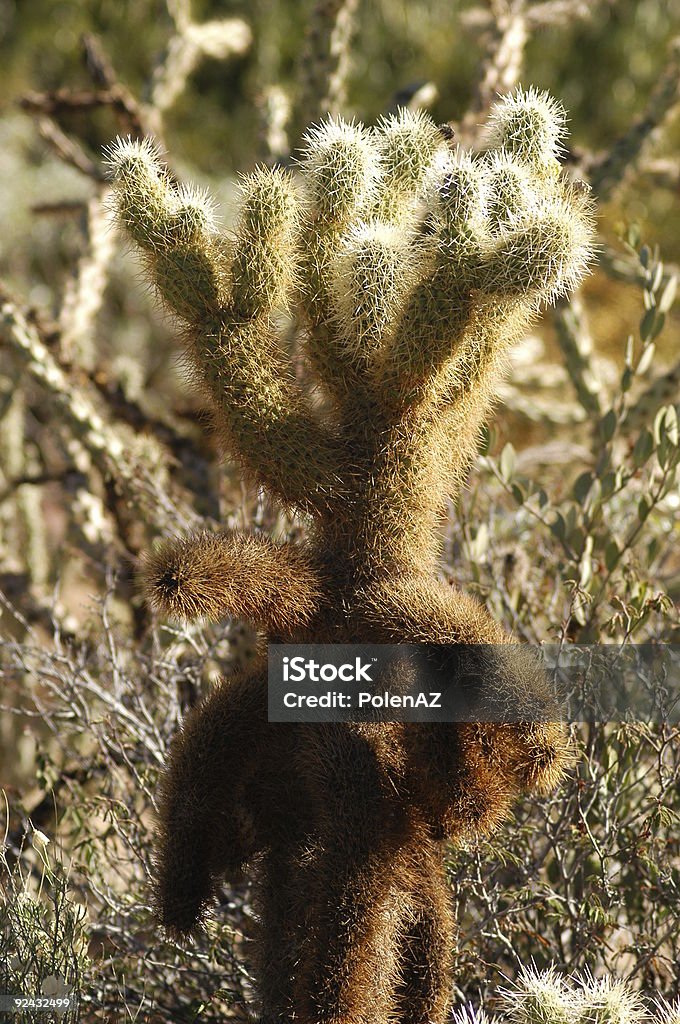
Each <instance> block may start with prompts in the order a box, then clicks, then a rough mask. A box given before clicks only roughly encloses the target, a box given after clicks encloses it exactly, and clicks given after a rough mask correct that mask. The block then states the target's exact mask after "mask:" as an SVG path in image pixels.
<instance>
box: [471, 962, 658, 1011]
mask: <svg viewBox="0 0 680 1024" xmlns="http://www.w3.org/2000/svg"><path fill="white" fill-rule="evenodd" d="M675 1010H677V1007H675V1008H674V1007H673V1006H672V1005H669V1004H667V1003H661V1004H659V1011H660V1012H659V1014H658V1016H657V1018H655V1019H656V1021H657V1022H659V1024H665V1022H666V1021H668V1022H670V1021H672V1020H673V1013H674V1011H675ZM500 1011H501V1012H500V1015H499V1017H498V1018H497V1020H502V1021H509V1022H511V1024H642V1022H643V1021H647V1020H652V1019H653V1018H652V1017H651V1015H650V1014H649V1013H648V1012H647V1010H646V1008H645V1005H644V1003H643V1001H642V999H641V997H640V995H639V993H637V992H634V991H633V990H632V989H631V988H630V987H629V986H628V985H627V984H626V982H624V981H619V980H616V979H613V978H609V977H604V978H598V979H594V978H593V977H592V975H591V974H590V973H586V974H584V975H583V976H575V977H574V978H568V977H563V976H562V975H560V974H558V973H557V971H556V970H555V969H554V968H549V969H548V970H545V971H538V970H536V969H535V968H525V969H524V970H522V972H521V973H520V976H519V978H518V979H517V981H516V983H515V985H514V986H513V988H509V989H503V990H502V991H501V993H500ZM456 1016H457V1017H459V1018H460V1017H461V1014H460V1012H459V1013H458V1014H457V1015H456ZM461 1024H462V1021H461Z"/></svg>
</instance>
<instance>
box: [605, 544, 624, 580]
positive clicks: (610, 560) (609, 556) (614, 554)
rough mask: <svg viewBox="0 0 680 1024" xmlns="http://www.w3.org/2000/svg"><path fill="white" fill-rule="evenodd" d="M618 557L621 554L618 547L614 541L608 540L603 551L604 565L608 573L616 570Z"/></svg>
mask: <svg viewBox="0 0 680 1024" xmlns="http://www.w3.org/2000/svg"><path fill="white" fill-rule="evenodd" d="M620 557H621V552H620V550H619V545H618V544H617V543H616V541H615V540H610V541H609V543H608V544H607V547H606V548H605V550H604V564H605V565H606V566H607V569H608V571H609V572H611V571H612V569H615V568H616V566H617V564H618V561H619V559H620Z"/></svg>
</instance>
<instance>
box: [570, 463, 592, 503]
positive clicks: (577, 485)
mask: <svg viewBox="0 0 680 1024" xmlns="http://www.w3.org/2000/svg"><path fill="white" fill-rule="evenodd" d="M592 483H593V474H592V473H589V472H587V471H586V472H585V473H581V475H580V476H579V477H577V478H576V481H575V482H574V487H573V495H574V498H575V499H576V501H578V502H579V504H582V503H583V502H584V501H585V500H586V497H587V495H588V491H589V490H590V488H591V485H592Z"/></svg>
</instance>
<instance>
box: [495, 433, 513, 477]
mask: <svg viewBox="0 0 680 1024" xmlns="http://www.w3.org/2000/svg"><path fill="white" fill-rule="evenodd" d="M516 459H517V456H516V454H515V449H514V448H513V446H512V445H511V444H510V442H508V443H507V444H506V446H505V448H504V449H503V451H502V452H501V457H500V459H499V460H498V468H499V470H500V474H501V476H502V477H503V479H504V480H505V482H506V483H509V482H510V481H511V480H512V478H513V476H514V475H515V462H516Z"/></svg>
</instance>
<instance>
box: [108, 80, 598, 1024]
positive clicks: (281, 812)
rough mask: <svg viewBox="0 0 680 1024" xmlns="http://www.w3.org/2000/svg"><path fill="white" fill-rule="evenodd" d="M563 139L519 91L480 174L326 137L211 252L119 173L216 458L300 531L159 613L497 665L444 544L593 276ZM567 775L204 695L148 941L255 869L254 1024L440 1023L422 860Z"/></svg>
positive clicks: (560, 761)
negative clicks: (208, 411) (551, 312)
mask: <svg viewBox="0 0 680 1024" xmlns="http://www.w3.org/2000/svg"><path fill="white" fill-rule="evenodd" d="M563 129H564V114H563V112H562V110H561V108H560V107H559V106H558V105H557V104H556V103H555V102H554V101H552V100H551V99H549V98H548V97H546V96H543V95H539V94H536V93H534V92H528V93H523V92H517V93H516V94H514V95H513V96H511V97H508V98H506V99H505V100H503V101H501V102H500V103H499V104H498V106H497V107H496V109H495V111H494V113H493V117H492V119H491V123H490V127H489V134H488V145H487V148H486V150H485V151H484V152H481V153H479V154H475V155H472V154H468V153H461V152H453V151H452V150H451V149H450V147H449V145H448V143H447V139H446V133H442V132H441V131H440V130H439V129H438V128H437V126H436V125H435V124H434V123H433V122H432V121H431V120H430V119H429V118H428V117H426V116H424V115H422V114H413V113H410V112H408V111H402V112H400V113H398V114H397V115H395V116H390V117H388V118H385V119H384V120H383V121H382V122H381V123H380V124H379V125H378V126H377V128H375V129H373V130H370V129H366V128H364V127H363V126H362V125H360V124H355V123H347V122H345V121H343V120H341V119H331V120H327V121H325V122H324V123H322V124H320V125H319V126H317V127H315V128H313V129H311V130H310V132H309V134H308V136H307V140H306V145H305V149H304V152H303V154H302V157H301V160H300V164H299V174H298V179H299V180H296V179H295V178H294V177H293V176H292V175H290V174H288V173H287V172H284V171H281V170H279V169H271V170H270V169H259V170H257V171H255V173H253V174H251V175H250V176H248V177H247V178H245V180H244V182H243V186H242V191H243V195H242V200H241V213H240V219H239V222H238V226H237V228H236V232H235V236H234V238H233V239H231V240H229V241H225V240H224V239H222V238H220V237H219V236H217V235H216V234H215V232H214V228H213V221H212V209H211V205H210V202H209V201H208V199H207V198H206V197H205V196H203V195H201V194H199V193H197V192H195V191H193V190H191V189H187V188H184V187H178V186H176V185H175V184H174V183H173V182H172V181H171V179H170V177H169V176H168V174H167V173H166V172H165V170H164V169H163V167H162V166H161V163H160V161H159V157H158V155H157V153H156V152H155V151H154V148H153V146H152V145H151V144H149V143H142V144H138V143H131V142H119V143H117V144H116V145H115V146H114V147H113V149H112V151H111V154H110V163H111V167H112V171H113V178H114V193H115V196H116V202H117V209H118V214H119V217H120V220H121V221H122V222H123V224H124V225H125V227H126V228H127V231H128V233H129V235H130V236H131V238H132V239H133V240H134V241H135V242H136V243H137V245H138V246H139V248H140V249H141V251H142V253H143V255H144V258H145V261H146V263H147V265H148V269H149V273H150V275H151V277H152V278H153V280H154V281H155V283H156V286H157V288H158V290H159V292H160V294H161V296H162V298H163V300H164V301H165V303H166V304H167V305H168V306H169V307H170V309H171V310H172V311H174V312H175V313H176V314H177V315H178V316H179V317H181V318H182V320H183V321H184V324H185V330H184V337H185V340H186V345H187V349H188V352H189V354H190V356H191V360H192V363H193V367H194V375H195V377H196V379H197V380H198V381H199V382H200V384H201V386H202V387H203V388H204V389H205V391H206V393H207V395H208V397H209V399H210V401H211V404H212V406H213V409H214V414H215V421H216V426H217V430H218V433H219V435H220V437H221V440H222V442H223V444H224V446H225V448H227V449H228V450H229V451H230V452H231V453H232V455H233V456H234V457H236V458H238V459H239V460H240V462H241V464H242V466H243V470H244V473H246V474H247V475H248V476H249V477H250V478H251V479H252V480H254V481H257V482H258V483H259V484H260V485H264V486H265V487H266V488H267V489H268V491H269V493H270V494H271V495H272V496H273V497H275V498H277V499H279V501H281V502H282V503H283V504H285V505H286V506H292V507H294V508H296V509H297V510H299V511H300V512H302V513H304V514H306V516H307V518H308V520H309V536H308V540H307V542H306V543H305V544H304V545H300V546H293V545H292V544H281V545H275V544H273V543H271V542H270V541H268V540H266V539H263V538H261V537H255V536H247V535H242V534H235V533H231V532H230V533H224V534H220V535H213V534H209V535H206V534H201V535H195V536H191V537H188V538H180V539H172V540H166V541H164V542H163V543H162V544H161V545H160V546H159V547H158V549H157V550H156V551H154V552H153V553H151V554H150V555H149V556H148V558H147V560H146V564H145V568H144V579H145V584H146V590H147V594H148V596H149V599H150V601H151V603H152V604H153V605H154V606H155V608H156V609H157V610H159V611H160V612H161V613H163V614H167V615H171V616H179V617H185V618H195V617H196V616H208V617H211V618H219V617H221V616H236V617H241V618H245V619H248V620H250V621H251V622H253V623H254V624H255V625H256V626H257V627H258V628H259V629H260V630H261V631H262V633H264V635H265V636H266V637H267V638H268V639H270V640H275V641H286V642H292V641H299V642H317V643H319V642H321V643H323V642H368V641H370V642H377V643H381V642H403V643H427V644H438V645H446V644H473V645H479V644H490V645H503V644H506V643H507V641H508V640H509V639H510V638H509V637H507V636H506V635H505V634H504V633H503V632H502V630H501V629H500V628H499V627H498V626H497V625H496V624H495V623H494V622H493V621H492V620H491V619H490V617H489V616H488V614H487V613H486V611H485V610H484V609H483V608H481V607H480V606H478V605H477V604H476V603H475V602H474V601H473V600H471V599H470V598H468V597H467V596H465V595H464V594H461V593H458V592H456V591H455V590H454V589H452V588H450V587H446V586H443V585H442V584H440V583H439V582H437V579H436V569H437V560H438V555H439V526H440V522H441V519H442V515H443V512H444V508H445V499H446V497H447V495H448V494H450V493H451V492H452V491H453V490H454V489H455V487H456V486H458V485H459V483H460V481H461V480H462V478H463V475H464V473H465V472H466V470H467V467H468V465H469V463H470V460H471V458H472V456H473V454H474V451H475V447H476V444H477V440H478V432H479V428H480V425H481V424H482V422H483V420H484V418H485V416H486V414H487V412H488V410H489V407H490V404H491V403H492V401H493V399H494V392H495V388H496V385H497V383H498V381H499V378H500V376H501V374H502V370H503V364H504V358H505V354H506V353H507V351H508V349H509V347H510V346H511V345H512V343H513V342H514V341H515V340H516V339H517V338H518V337H519V336H520V335H521V333H522V332H523V331H524V329H525V328H526V325H527V323H528V322H529V321H530V319H531V317H532V316H533V315H534V314H535V312H536V311H537V310H538V308H539V307H540V306H541V305H542V304H543V303H545V302H548V301H550V300H551V299H553V298H554V297H555V296H556V295H558V294H560V293H563V292H565V291H566V290H568V289H569V288H571V287H573V286H574V285H575V284H576V283H577V282H578V280H579V279H580V277H581V276H582V274H583V273H584V269H585V267H586V265H587V262H588V259H589V255H590V239H591V224H590V214H589V207H588V202H587V200H586V199H585V198H584V196H583V194H582V192H581V191H576V190H574V189H572V188H571V187H570V186H569V184H568V183H566V182H565V181H564V180H563V179H562V178H561V177H560V174H559V166H558V163H557V159H556V157H557V154H558V152H559V141H560V137H561V135H562V132H563ZM291 316H295V317H296V318H298V319H299V324H300V328H301V329H300V330H299V331H298V332H297V334H298V336H299V337H301V338H302V341H301V346H302V348H301V352H300V353H295V354H294V353H290V352H288V351H286V348H285V345H284V343H283V340H282V339H283V338H284V337H285V336H286V333H287V331H286V327H287V323H286V318H290V317H291ZM288 333H290V332H288ZM294 355H295V358H293V356H294ZM299 364H301V365H303V367H304V369H303V371H302V373H300V372H298V373H296V372H295V371H294V369H293V367H294V366H295V365H299ZM485 650H487V651H489V653H488V654H487V655H484V654H482V655H480V657H481V658H482V662H483V664H484V665H485V666H486V669H487V670H488V672H489V673H494V674H495V675H496V676H501V677H502V678H503V679H504V680H505V682H506V688H507V687H509V688H510V692H511V693H515V694H516V695H519V696H521V697H522V699H526V698H527V695H529V696H530V698H531V699H532V700H533V702H534V706H536V704H538V706H539V707H542V708H543V709H545V708H546V707H548V703H547V696H546V691H545V687H544V680H543V677H542V675H541V673H540V671H539V670H538V669H537V667H536V665H535V664H534V663H533V661H532V660H531V659H530V658H529V657H528V656H527V655H526V654H523V653H521V652H518V650H517V649H513V648H511V647H506V648H505V649H504V650H505V651H507V654H503V656H501V655H500V654H499V653H498V652H499V648H498V647H493V648H486V649H485ZM501 650H503V648H501ZM566 762H567V751H566V744H565V739H564V733H563V729H562V727H561V726H560V725H557V724H550V723H546V722H542V723H540V724H539V723H536V722H534V723H532V724H525V725H522V724H498V723H497V724H492V723H480V724H476V725H470V724H467V725H463V724H455V723H452V724H451V725H448V726H444V725H425V724H423V725H418V726H415V725H414V726H405V725H399V724H376V723H372V724H361V725H359V724H334V725H319V726H309V725H308V726H303V725H290V726H282V725H278V726H275V725H269V724H268V723H267V721H266V671H265V669H264V668H263V667H262V666H259V667H258V668H257V670H255V671H254V672H253V674H251V675H250V676H249V677H246V676H242V677H238V678H236V679H234V678H232V679H230V680H228V681H225V682H223V683H222V684H221V685H220V686H218V687H217V688H216V689H215V690H214V691H213V693H212V694H211V695H210V696H209V698H208V699H207V700H206V702H205V703H204V704H203V705H202V706H201V707H200V708H198V709H195V710H194V711H193V712H192V713H191V714H190V715H189V717H188V718H187V720H186V722H185V725H184V728H183V730H182V732H181V734H180V735H179V736H178V737H177V738H176V740H175V743H174V746H173V748H172V752H171V756H170V762H169V766H168V769H167V772H166V775H165V781H164V787H163V793H162V800H161V828H160V842H159V873H158V891H157V901H158V906H159V912H160V917H161V919H162V921H163V922H164V923H165V924H166V925H167V926H168V927H170V928H173V929H175V930H177V931H180V932H184V931H189V930H191V929H192V928H193V927H194V926H195V925H196V922H197V921H198V919H199V918H200V915H201V914H202V912H203V911H204V909H205V907H206V906H207V904H208V903H209V901H210V899H211V897H212V896H213V895H214V893H215V891H216V886H217V884H218V881H219V878H220V877H221V876H223V875H225V874H227V875H228V874H229V873H230V872H236V871H238V870H240V869H241V868H242V866H243V865H244V864H248V863H252V864H253V866H254V867H253V870H254V873H255V876H256V880H257V881H258V890H257V891H258V893H259V897H258V898H259V901H260V907H261V915H262V937H261V943H260V952H261V958H262V963H261V969H260V996H261V1000H262V1020H265V1021H272V1022H273V1021H274V1020H276V1021H279V1020H282V1019H291V1018H292V1017H293V1016H294V1017H295V1019H296V1020H299V1021H300V1022H309V1024H311V1022H312V1021H315V1022H318V1021H320V1020H324V1021H329V1022H330V1021H334V1022H337V1024H339V1022H341V1021H342V1022H347V1024H350V1022H351V1024H359V1022H363V1021H367V1020H368V1019H370V1020H371V1021H373V1022H383V1021H387V1020H397V1019H398V1020H404V1021H406V1020H408V1021H413V1022H415V1021H425V1020H429V1021H436V1022H438V1021H441V1020H443V1019H444V1016H445V1014H446V1011H447V1006H448V991H449V981H448V965H449V958H450V951H451V947H452V942H453V937H452V924H451V914H450V910H449V907H448V893H447V887H446V884H445V882H444V879H443V873H442V867H441V849H440V844H441V842H442V841H443V840H445V839H447V838H448V839H454V840H461V839H463V838H465V837H468V836H470V835H474V834H479V833H483V832H486V831H489V830H490V829H491V828H493V827H495V826H496V825H497V824H498V823H499V822H500V821H501V820H502V819H503V818H504V817H505V815H506V814H507V812H508V809H509V807H510V806H511V802H512V800H513V799H514V797H515V796H516V795H517V794H518V793H519V792H521V791H522V790H523V789H536V790H539V791H545V790H547V789H549V788H550V787H552V786H553V785H554V784H555V783H556V782H557V781H558V780H559V778H560V777H561V775H562V772H563V770H564V767H565V764H566Z"/></svg>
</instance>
